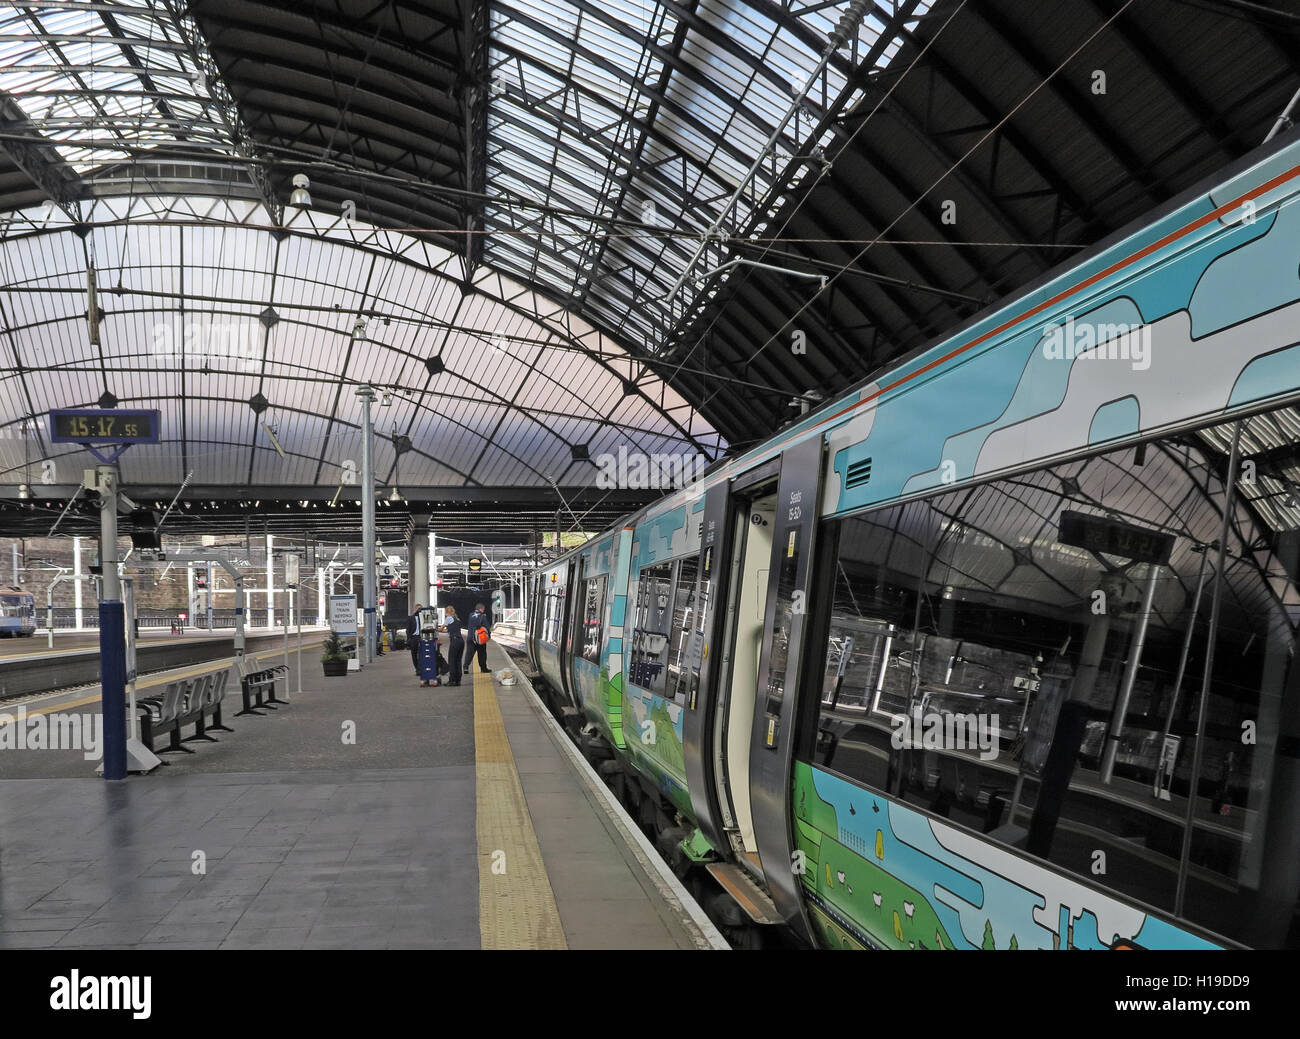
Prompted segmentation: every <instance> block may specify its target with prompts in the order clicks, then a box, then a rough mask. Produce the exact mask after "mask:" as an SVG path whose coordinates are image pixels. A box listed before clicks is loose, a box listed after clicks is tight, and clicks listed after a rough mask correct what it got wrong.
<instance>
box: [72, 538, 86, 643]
mask: <svg viewBox="0 0 1300 1039" xmlns="http://www.w3.org/2000/svg"><path fill="white" fill-rule="evenodd" d="M72 576H73V578H74V580H73V582H72V591H73V600H72V604H73V606H74V607H75V608H76V612H75V614H74V615H73V616H74V621H73V627H74V628H76V629H77V630H78V631H80V630H81V629H82V628H83V627H85V624H86V622H85V619H84V617H83V615H82V612H81V538H73V539H72Z"/></svg>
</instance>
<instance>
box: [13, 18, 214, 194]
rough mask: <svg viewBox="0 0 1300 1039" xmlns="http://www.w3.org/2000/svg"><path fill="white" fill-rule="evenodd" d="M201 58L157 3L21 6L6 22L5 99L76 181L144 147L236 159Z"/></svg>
mask: <svg viewBox="0 0 1300 1039" xmlns="http://www.w3.org/2000/svg"><path fill="white" fill-rule="evenodd" d="M202 48H203V43H202V37H201V36H200V35H199V34H198V33H197V29H196V27H195V26H194V25H193V23H192V21H191V20H190V18H189V16H183V17H182V19H181V21H180V23H179V24H178V23H177V22H176V21H175V20H174V19H173V17H172V15H171V13H170V12H169V11H168V10H167V8H166V7H165V6H164V5H163V4H162V3H161V2H160V0H114V2H113V3H112V4H111V5H110V4H87V5H86V6H84V7H80V6H78V7H72V6H69V5H66V4H49V5H48V6H47V5H43V4H40V3H31V4H24V5H23V6H21V7H11V8H8V9H7V10H4V11H3V12H0V91H3V92H5V93H6V94H8V95H9V97H10V99H12V101H13V103H14V104H16V105H17V106H18V108H19V109H21V111H22V112H23V114H24V115H25V116H26V117H27V119H28V120H29V121H30V122H31V124H32V128H31V130H30V131H29V132H31V133H32V135H33V137H34V139H36V140H38V141H40V142H46V143H50V144H51V145H52V147H53V151H54V153H55V154H57V156H58V158H59V159H61V160H62V161H63V162H65V163H66V164H67V166H68V167H69V168H70V169H71V170H72V171H74V172H76V173H88V172H90V171H93V170H96V169H98V168H100V167H103V166H105V165H107V164H111V163H113V162H115V161H119V160H122V159H125V158H127V157H128V155H129V154H130V152H129V149H138V148H141V147H143V148H163V147H164V146H166V145H169V144H173V145H183V146H184V147H185V149H186V150H187V151H188V152H192V151H193V150H195V149H200V150H206V149H211V150H214V151H217V152H220V153H223V154H228V155H229V154H234V153H235V152H236V148H235V146H234V142H233V139H232V138H231V136H230V131H229V129H228V128H227V125H226V123H225V122H224V121H223V118H222V111H221V109H220V108H219V106H218V102H217V100H216V98H215V95H214V93H213V90H212V89H211V88H212V86H213V84H209V83H208V82H207V80H206V78H205V76H204V75H203V73H202V72H201V66H200V63H199V59H200V58H204V57H206V52H205V51H204V50H203V49H202Z"/></svg>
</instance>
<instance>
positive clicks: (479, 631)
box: [465, 603, 492, 675]
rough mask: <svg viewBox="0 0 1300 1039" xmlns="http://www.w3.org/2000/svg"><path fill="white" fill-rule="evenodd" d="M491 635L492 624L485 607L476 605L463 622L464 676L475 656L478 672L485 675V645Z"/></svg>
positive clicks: (479, 604)
mask: <svg viewBox="0 0 1300 1039" xmlns="http://www.w3.org/2000/svg"><path fill="white" fill-rule="evenodd" d="M491 634H492V622H491V621H490V620H489V619H488V613H487V607H485V606H484V605H483V604H482V603H478V604H476V605H475V607H474V612H473V613H471V614H470V615H469V619H468V620H467V621H466V622H465V635H466V637H465V674H467V675H468V674H469V670H470V664H471V663H473V661H474V657H475V656H476V655H477V656H478V668H479V670H480V671H482V672H483V674H485V675H486V674H487V673H488V666H487V644H488V638H489V637H490V636H491Z"/></svg>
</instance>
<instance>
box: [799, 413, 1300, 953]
mask: <svg viewBox="0 0 1300 1039" xmlns="http://www.w3.org/2000/svg"><path fill="white" fill-rule="evenodd" d="M1298 434H1300V416H1298V415H1297V412H1296V411H1295V409H1288V410H1287V411H1285V412H1281V413H1274V414H1273V415H1265V416H1257V417H1255V418H1252V419H1249V420H1246V421H1244V422H1243V423H1242V429H1241V431H1239V432H1238V431H1237V430H1236V429H1235V427H1229V428H1227V429H1209V430H1202V431H1200V432H1196V433H1189V434H1186V435H1183V436H1179V437H1177V438H1171V439H1168V440H1163V441H1158V442H1153V443H1148V444H1146V445H1143V446H1142V447H1139V448H1136V449H1135V448H1133V447H1128V448H1125V449H1122V450H1119V451H1113V452H1110V453H1107V454H1101V455H1095V456H1092V457H1089V458H1084V459H1079V460H1075V461H1072V462H1066V463H1062V464H1059V465H1056V466H1053V467H1051V468H1048V469H1043V470H1040V471H1038V472H1034V473H1029V474H1025V475H1021V476H1016V477H1013V478H1009V479H1004V480H999V481H995V482H991V483H987V484H982V485H979V486H976V487H971V488H964V489H959V490H956V491H952V492H949V493H946V494H943V495H940V496H937V497H934V498H930V499H927V500H925V501H921V502H914V503H911V504H909V505H907V506H902V507H895V508H888V509H883V510H878V511H876V512H873V513H868V514H864V515H860V516H856V517H851V518H848V519H845V520H842V521H840V522H839V523H836V524H834V525H833V526H832V527H831V529H830V530H829V531H828V538H827V544H829V545H833V546H835V547H834V550H835V551H836V553H837V557H838V558H837V560H836V586H835V591H834V597H833V600H832V607H831V612H830V616H829V618H827V619H826V620H824V621H823V624H824V625H825V630H826V655H825V658H824V668H823V672H822V683H821V689H820V699H821V705H820V717H819V722H818V731H817V735H816V749H815V751H814V754H813V756H814V760H815V761H816V762H818V763H819V764H821V765H823V766H824V767H827V768H831V769H834V770H836V771H838V772H840V773H841V774H843V775H845V776H846V778H850V779H854V780H857V781H858V782H861V783H863V784H866V785H869V786H874V787H876V788H878V789H880V790H881V791H882V792H885V793H888V794H891V795H892V796H895V797H898V798H900V799H902V800H903V801H906V802H909V803H911V804H913V805H916V806H918V807H921V808H923V809H925V810H926V811H929V812H931V813H934V814H936V815H939V816H942V817H945V818H947V819H949V820H951V821H952V822H954V823H959V824H961V825H963V826H966V827H968V828H971V829H974V830H976V831H981V832H983V833H985V834H987V835H988V838H989V839H991V840H994V841H998V842H1002V843H1005V844H1007V845H1009V846H1011V847H1013V848H1016V849H1018V850H1020V851H1022V852H1025V853H1028V854H1030V855H1035V856H1038V857H1041V858H1043V859H1046V860H1048V861H1050V862H1052V863H1053V864H1055V865H1056V866H1058V867H1060V868H1062V869H1064V870H1066V871H1069V872H1073V873H1075V874H1077V875H1079V876H1080V877H1081V878H1083V879H1086V880H1087V881H1088V882H1090V883H1093V884H1100V885H1103V886H1105V887H1109V888H1111V889H1113V890H1115V891H1116V892H1118V893H1120V894H1122V895H1124V896H1126V897H1128V898H1131V899H1134V900H1137V901H1140V902H1143V903H1146V904H1148V905H1151V906H1154V907H1156V908H1157V909H1159V910H1161V911H1164V912H1166V913H1169V914H1170V915H1173V916H1176V917H1183V918H1185V919H1187V920H1189V921H1190V922H1192V923H1195V924H1198V925H1200V926H1203V927H1206V928H1207V929H1209V930H1212V931H1214V932H1216V933H1219V934H1222V935H1225V936H1227V937H1229V938H1232V939H1235V940H1237V941H1241V942H1243V943H1244V944H1250V945H1257V946H1262V947H1278V946H1281V945H1287V944H1292V945H1293V944H1296V942H1297V938H1298V934H1297V930H1298V929H1297V926H1296V923H1295V910H1296V896H1297V888H1298V887H1300V857H1297V856H1296V854H1295V851H1294V849H1295V848H1296V846H1297V845H1298V844H1300V794H1297V793H1296V791H1300V755H1298V754H1297V751H1296V750H1295V748H1296V747H1297V746H1300V675H1298V674H1297V668H1296V666H1295V664H1294V661H1293V659H1292V658H1293V655H1294V649H1295V642H1296V631H1297V624H1300V587H1298V586H1297V582H1298V580H1300V502H1297V501H1296V498H1295V495H1294V491H1293V490H1292V489H1293V488H1295V487H1296V486H1300V449H1297V448H1296V446H1295V440H1296V438H1297V435H1298ZM1234 436H1239V437H1240V457H1241V458H1242V459H1243V462H1252V461H1253V460H1258V462H1257V464H1252V465H1245V464H1243V466H1242V468H1241V470H1240V472H1241V475H1242V479H1239V480H1238V481H1237V482H1236V485H1235V486H1234V488H1233V497H1232V499H1231V501H1232V505H1231V510H1230V513H1229V517H1228V518H1229V523H1228V524H1227V526H1226V527H1225V525H1224V509H1225V507H1226V502H1227V501H1228V500H1229V496H1228V494H1227V493H1226V489H1225V487H1224V484H1223V474H1224V473H1225V472H1226V471H1227V468H1228V466H1227V461H1228V457H1229V455H1230V453H1231V441H1232V439H1233V437H1234ZM1247 477H1249V479H1247ZM1224 529H1226V530H1228V531H1229V539H1228V543H1227V545H1226V549H1225V551H1226V566H1225V567H1224V577H1223V580H1222V581H1221V582H1220V581H1219V580H1218V579H1217V578H1216V574H1217V573H1218V569H1219V568H1218V543H1219V539H1220V538H1221V536H1222V531H1223V530H1224ZM1216 603H1217V610H1218V612H1217V616H1218V618H1219V619H1218V623H1217V626H1216V628H1215V630H1214V631H1211V630H1210V618H1211V613H1212V609H1213V608H1214V606H1215V604H1216ZM1211 655H1212V661H1211V664H1212V667H1211V668H1210V670H1211V671H1212V678H1211V680H1210V682H1209V683H1208V694H1207V695H1206V697H1205V699H1204V703H1202V694H1201V690H1202V688H1203V687H1204V686H1205V685H1206V683H1205V682H1204V681H1203V678H1204V674H1205V671H1206V668H1207V664H1206V661H1207V656H1211ZM1202 715H1203V716H1204V722H1203V723H1202V720H1201V719H1202ZM1198 734H1199V738H1198ZM1102 937H1103V938H1105V937H1106V936H1102Z"/></svg>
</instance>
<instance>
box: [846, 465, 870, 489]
mask: <svg viewBox="0 0 1300 1039" xmlns="http://www.w3.org/2000/svg"><path fill="white" fill-rule="evenodd" d="M870 479H871V459H870V458H863V459H862V460H861V461H857V462H854V463H852V464H851V465H850V466H849V470H848V472H847V473H845V476H844V486H845V487H861V486H862V485H863V484H864V483H866V482H867V481H868V480H870Z"/></svg>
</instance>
